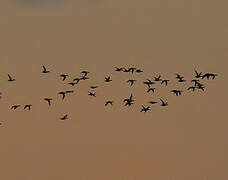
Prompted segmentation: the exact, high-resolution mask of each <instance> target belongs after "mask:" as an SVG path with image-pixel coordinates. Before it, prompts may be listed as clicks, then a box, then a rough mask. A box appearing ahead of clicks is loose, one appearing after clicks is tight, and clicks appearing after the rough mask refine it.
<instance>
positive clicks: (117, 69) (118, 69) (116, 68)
mask: <svg viewBox="0 0 228 180" xmlns="http://www.w3.org/2000/svg"><path fill="white" fill-rule="evenodd" d="M123 69H124V68H122V67H121V68H118V67H115V71H117V72H120V71H122V70H123Z"/></svg>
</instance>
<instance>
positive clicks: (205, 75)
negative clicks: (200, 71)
mask: <svg viewBox="0 0 228 180" xmlns="http://www.w3.org/2000/svg"><path fill="white" fill-rule="evenodd" d="M216 76H217V74H213V73H205V74H204V75H203V76H202V79H204V78H205V77H206V78H207V79H210V77H212V79H215V77H216Z"/></svg>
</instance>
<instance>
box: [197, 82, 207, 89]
mask: <svg viewBox="0 0 228 180" xmlns="http://www.w3.org/2000/svg"><path fill="white" fill-rule="evenodd" d="M196 88H197V89H201V90H202V91H204V89H205V86H204V85H203V84H201V83H199V82H198V83H197V86H196Z"/></svg>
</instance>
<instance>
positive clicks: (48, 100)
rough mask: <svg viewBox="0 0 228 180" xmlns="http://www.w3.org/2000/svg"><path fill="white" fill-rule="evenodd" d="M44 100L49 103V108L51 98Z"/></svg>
mask: <svg viewBox="0 0 228 180" xmlns="http://www.w3.org/2000/svg"><path fill="white" fill-rule="evenodd" d="M44 100H45V101H47V102H48V105H49V106H51V101H52V99H51V98H44Z"/></svg>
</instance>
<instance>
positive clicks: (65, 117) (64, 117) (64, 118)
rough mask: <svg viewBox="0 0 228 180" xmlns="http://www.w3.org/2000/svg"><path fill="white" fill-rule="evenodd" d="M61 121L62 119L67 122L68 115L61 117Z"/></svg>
mask: <svg viewBox="0 0 228 180" xmlns="http://www.w3.org/2000/svg"><path fill="white" fill-rule="evenodd" d="M60 119H61V120H66V119H68V115H67V114H66V115H64V116H63V117H61V118H60Z"/></svg>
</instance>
